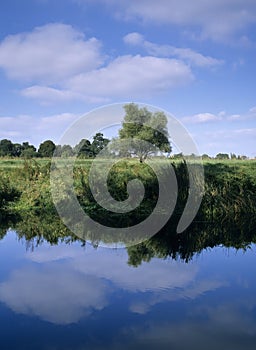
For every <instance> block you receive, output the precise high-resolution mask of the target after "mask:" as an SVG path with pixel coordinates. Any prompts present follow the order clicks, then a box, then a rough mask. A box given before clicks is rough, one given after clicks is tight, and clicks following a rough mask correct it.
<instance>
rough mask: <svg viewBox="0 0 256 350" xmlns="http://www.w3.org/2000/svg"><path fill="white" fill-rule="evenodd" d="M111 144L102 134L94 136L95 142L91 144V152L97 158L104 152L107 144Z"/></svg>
mask: <svg viewBox="0 0 256 350" xmlns="http://www.w3.org/2000/svg"><path fill="white" fill-rule="evenodd" d="M109 142H110V140H109V139H107V138H105V137H104V136H103V134H102V133H100V132H98V133H97V134H96V135H95V136H93V141H92V144H91V150H92V153H93V155H94V156H95V157H96V156H97V154H99V153H100V151H102V150H103V149H104V148H105V147H106V146H107V144H108V143H109Z"/></svg>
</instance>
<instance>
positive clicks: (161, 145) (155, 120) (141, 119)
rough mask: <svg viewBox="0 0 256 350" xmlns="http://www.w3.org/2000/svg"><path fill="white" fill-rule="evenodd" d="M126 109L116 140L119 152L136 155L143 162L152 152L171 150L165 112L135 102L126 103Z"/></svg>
mask: <svg viewBox="0 0 256 350" xmlns="http://www.w3.org/2000/svg"><path fill="white" fill-rule="evenodd" d="M124 110H125V117H124V121H123V123H122V128H121V129H120V130H119V138H118V139H117V140H116V145H118V146H119V154H121V155H123V156H136V157H138V158H139V160H140V162H143V161H145V160H146V159H147V157H148V156H149V155H150V154H156V153H158V152H159V151H162V152H168V153H169V152H171V145H170V141H169V135H168V130H167V118H166V115H165V114H164V113H163V112H154V113H153V112H150V111H149V110H148V109H147V108H145V107H143V108H140V107H139V106H138V105H137V104H134V103H130V104H126V105H125V106H124ZM117 148H118V147H117Z"/></svg>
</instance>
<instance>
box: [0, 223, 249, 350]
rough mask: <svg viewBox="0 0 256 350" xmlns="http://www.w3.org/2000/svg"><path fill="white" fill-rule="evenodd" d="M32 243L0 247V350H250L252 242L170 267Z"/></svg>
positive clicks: (74, 246)
mask: <svg viewBox="0 0 256 350" xmlns="http://www.w3.org/2000/svg"><path fill="white" fill-rule="evenodd" d="M197 234H199V237H198V239H197V241H198V242H200V233H197ZM202 237H203V233H202ZM202 237H201V238H202ZM191 239H192V240H193V237H192V238H191ZM236 239H237V237H236ZM33 242H35V241H34V240H31V239H26V238H25V237H24V236H23V237H21V235H20V234H17V233H16V232H15V230H13V229H9V230H7V231H6V234H5V235H4V236H3V238H2V240H1V241H0V317H1V331H0V333H1V338H0V347H1V350H10V349H19V350H22V349H24V350H25V349H26V350H29V349H39V350H40V349H42V350H52V349H54V350H59V349H61V350H63V349H64V350H65V349H67V350H71V349H72V350H83V349H90V350H94V349H97V350H98V349H160V350H161V349H168V350H169V349H175V350H176V349H180V350H183V349H197V350H198V349H202V350H203V349H206V348H207V349H208V350H211V349H216V348H221V349H232V350H236V349H239V350H240V349H241V350H242V349H248V350H249V349H255V344H256V280H255V265H256V264H255V263H256V258H255V252H256V246H255V244H253V243H251V244H248V242H247V243H246V244H245V248H244V249H241V248H240V249H235V248H232V247H230V248H227V247H225V246H223V244H221V243H220V242H217V243H216V246H215V245H214V244H212V248H210V246H209V244H208V247H204V248H202V249H201V248H200V249H199V250H198V252H196V249H194V253H193V254H192V255H191V254H190V256H191V257H190V258H189V259H182V258H181V255H179V254H178V255H177V256H176V259H174V258H173V257H171V256H166V254H160V253H159V251H157V249H156V248H155V249H156V250H155V253H154V254H151V255H150V254H149V246H145V245H142V246H141V247H135V248H133V249H130V250H129V249H128V250H126V249H125V248H123V249H108V248H101V247H97V248H95V247H93V246H92V245H91V244H89V243H86V244H85V245H84V244H82V242H79V241H74V242H69V243H68V242H60V241H59V242H58V244H51V243H50V242H47V241H46V240H44V239H40V244H39V245H37V244H34V243H33ZM159 242H160V240H159ZM157 244H158V245H160V243H158V241H156V240H155V241H154V245H152V246H153V247H157ZM161 244H165V243H163V242H161ZM166 244H167V243H166ZM143 249H144V250H143ZM146 249H148V251H146ZM151 253H152V252H151ZM138 255H140V256H138ZM136 259H137V260H136Z"/></svg>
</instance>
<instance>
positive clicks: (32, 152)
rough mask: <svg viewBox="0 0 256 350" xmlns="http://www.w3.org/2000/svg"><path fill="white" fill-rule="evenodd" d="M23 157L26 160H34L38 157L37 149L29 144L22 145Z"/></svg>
mask: <svg viewBox="0 0 256 350" xmlns="http://www.w3.org/2000/svg"><path fill="white" fill-rule="evenodd" d="M21 147H22V150H21V154H20V156H21V157H24V158H33V157H36V156H37V153H36V148H35V146H33V145H30V144H29V142H23V143H22V146H21Z"/></svg>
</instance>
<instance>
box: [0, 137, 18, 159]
mask: <svg viewBox="0 0 256 350" xmlns="http://www.w3.org/2000/svg"><path fill="white" fill-rule="evenodd" d="M14 153H15V146H14V144H13V143H12V141H10V140H7V139H3V140H1V141H0V157H6V156H7V157H11V156H13V155H14Z"/></svg>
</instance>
